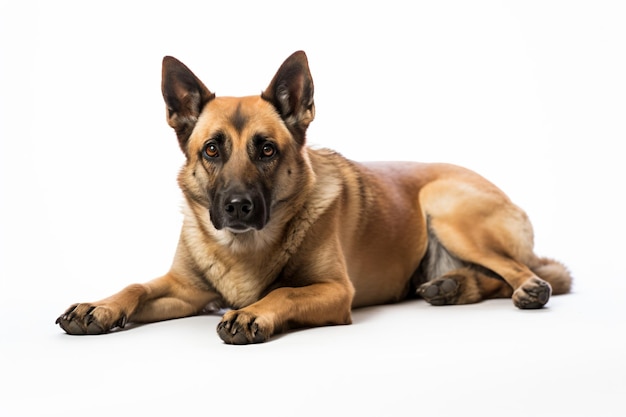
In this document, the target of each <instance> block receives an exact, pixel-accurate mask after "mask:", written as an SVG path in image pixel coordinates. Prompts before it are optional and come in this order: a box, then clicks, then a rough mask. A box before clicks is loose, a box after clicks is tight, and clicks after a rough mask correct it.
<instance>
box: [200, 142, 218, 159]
mask: <svg viewBox="0 0 626 417" xmlns="http://www.w3.org/2000/svg"><path fill="white" fill-rule="evenodd" d="M202 153H203V155H204V157H205V158H217V157H218V156H220V151H219V149H218V148H217V145H216V144H214V143H207V144H206V145H204V150H203V151H202Z"/></svg>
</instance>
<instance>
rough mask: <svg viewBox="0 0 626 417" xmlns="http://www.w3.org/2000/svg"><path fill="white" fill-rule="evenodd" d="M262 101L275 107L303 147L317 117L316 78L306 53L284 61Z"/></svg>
mask: <svg viewBox="0 0 626 417" xmlns="http://www.w3.org/2000/svg"><path fill="white" fill-rule="evenodd" d="M261 97H263V98H264V99H265V100H267V101H269V102H270V103H272V104H273V105H274V107H276V110H278V113H279V114H280V116H281V117H282V119H283V120H284V121H285V124H286V125H287V127H288V128H289V130H290V131H291V133H292V135H293V136H294V138H295V139H296V141H298V143H299V144H301V145H302V144H304V141H305V133H306V129H307V127H308V126H309V123H311V122H312V121H313V118H314V117H315V105H314V103H313V78H311V72H310V71H309V63H308V61H307V59H306V54H305V53H304V52H303V51H298V52H295V53H294V54H292V55H291V56H290V57H289V58H287V59H286V60H285V62H284V63H283V65H281V66H280V68H279V69H278V72H277V73H276V75H275V76H274V79H273V80H272V82H271V83H270V85H269V87H267V89H266V90H265V91H264V92H263V94H261Z"/></svg>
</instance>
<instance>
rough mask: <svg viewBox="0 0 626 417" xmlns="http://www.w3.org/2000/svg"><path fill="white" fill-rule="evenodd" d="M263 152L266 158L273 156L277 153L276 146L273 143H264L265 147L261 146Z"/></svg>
mask: <svg viewBox="0 0 626 417" xmlns="http://www.w3.org/2000/svg"><path fill="white" fill-rule="evenodd" d="M261 154H262V156H263V157H264V158H271V157H272V156H274V155H275V154H276V147H275V146H274V145H272V144H271V143H266V144H265V145H263V148H261Z"/></svg>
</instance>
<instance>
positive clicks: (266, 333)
mask: <svg viewBox="0 0 626 417" xmlns="http://www.w3.org/2000/svg"><path fill="white" fill-rule="evenodd" d="M217 334H218V335H219V337H220V338H221V339H222V340H223V341H224V342H226V343H228V344H231V345H247V344H250V343H261V342H265V341H266V340H267V339H269V337H270V336H271V334H272V331H271V329H269V328H268V326H264V325H263V324H262V323H261V320H259V319H258V317H257V316H256V315H254V314H251V313H248V312H246V311H244V310H233V311H228V312H227V313H226V314H224V317H222V321H221V322H220V323H219V324H218V325H217Z"/></svg>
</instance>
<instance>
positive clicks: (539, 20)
mask: <svg viewBox="0 0 626 417" xmlns="http://www.w3.org/2000/svg"><path fill="white" fill-rule="evenodd" d="M625 22H626V6H624V3H623V2H620V1H614V2H610V1H550V0H543V1H524V2H495V1H494V2H489V1H471V2H468V1H437V2H422V1H415V2H408V1H393V0H391V1H385V2H370V1H361V2H356V1H355V2H347V1H346V2H338V1H334V2H322V1H320V2H306V3H305V2H295V1H284V2H277V1H257V2H254V1H233V2H227V1H220V2H217V1H210V0H209V1H198V2H190V1H176V2H173V1H170V2H159V1H155V2H122V1H108V2H84V1H76V2H67V1H54V2H52V1H41V2H36V1H22V2H9V1H4V0H2V1H0V282H1V289H0V331H1V333H0V334H1V336H0V338H1V342H0V348H1V349H2V350H1V352H0V353H1V354H0V380H1V381H2V383H3V387H4V388H2V389H1V390H0V415H1V416H42V415H46V416H56V415H62V416H68V415H72V414H76V413H81V414H87V415H131V414H133V413H139V414H138V415H166V414H169V415H185V414H188V415H216V414H227V415H244V414H255V415H258V414H261V415H275V416H280V415H284V416H303V415H340V414H343V415H350V416H353V415H354V416H356V415H371V416H382V415H385V416H387V415H388V416H391V415H428V416H435V415H468V414H469V415H493V416H503V415H507V416H513V415H529V414H530V415H537V416H540V415H545V416H556V415H563V416H624V415H626V406H625V405H624V401H623V396H624V394H626V377H625V376H624V375H625V374H626V359H624V351H625V349H626V343H625V342H624V338H623V334H624V328H625V324H626V320H625V319H626V314H625V311H624V301H625V296H624V291H625V289H626V285H625V284H624V278H626V267H625V266H624V237H623V236H624V233H625V232H626V222H625V220H624V212H625V211H626V203H625V200H624V180H625V179H626V168H625V166H624V165H625V164H624V155H625V152H624V149H623V145H624V139H625V138H626V122H625V116H626V76H625V74H626V24H625ZM298 49H303V50H305V51H306V52H307V55H308V57H309V63H310V67H311V71H312V73H313V78H314V82H315V93H316V106H317V118H316V120H315V121H314V123H313V124H312V126H311V128H310V130H309V135H308V138H309V143H310V144H312V145H315V146H325V147H331V148H334V149H336V150H338V151H340V152H341V153H343V154H344V155H345V156H347V157H349V158H351V159H356V160H381V159H392V160H400V159H410V160H420V161H446V162H453V163H457V164H461V165H465V166H467V167H469V168H472V169H474V170H476V171H478V172H480V173H481V174H483V175H485V176H486V177H488V178H489V179H490V180H492V181H493V182H494V183H496V184H497V185H499V186H500V187H502V188H503V189H504V190H505V191H506V192H507V193H508V194H509V195H510V196H511V198H512V199H513V200H514V201H515V202H516V203H518V204H519V205H520V206H522V207H524V208H525V209H526V211H527V212H528V213H529V215H530V217H531V219H532V221H533V223H534V226H535V232H536V233H535V234H536V249H537V252H538V253H539V254H541V255H548V256H551V257H555V258H558V259H560V260H562V261H563V262H565V263H566V264H567V265H568V266H569V267H570V268H571V270H572V271H573V274H574V276H575V287H574V292H573V293H572V294H571V295H567V296H562V297H555V298H553V299H552V300H551V301H550V303H549V304H548V307H547V308H545V309H543V310H541V311H533V312H523V311H518V310H516V309H514V307H513V306H512V304H511V302H510V300H496V301H489V302H484V303H481V304H479V305H474V306H462V307H449V308H448V307H443V308H435V307H430V306H428V305H426V303H424V302H420V301H416V302H410V303H402V304H400V305H394V306H384V307H374V308H368V309H363V310H360V311H357V312H355V313H354V317H353V319H354V324H353V325H352V326H343V327H330V328H322V329H311V330H306V331H298V332H292V333H289V334H287V335H284V336H281V337H278V338H276V339H274V340H273V341H271V342H269V343H266V344H263V345H255V346H245V347H233V346H227V345H224V344H222V343H221V341H220V340H219V338H218V337H217V335H216V333H215V326H216V325H217V323H218V322H219V317H218V316H201V317H196V318H190V319H182V320H176V321H170V322H165V323H158V324H153V325H147V326H141V327H138V328H135V329H132V330H130V331H124V332H118V333H115V334H111V335H106V336H100V337H70V336H66V335H64V334H63V333H62V331H61V330H60V329H59V328H58V327H56V326H55V325H54V321H55V319H56V317H57V316H58V315H59V314H61V313H62V312H63V310H64V309H65V308H66V307H67V306H69V305H70V304H71V303H73V302H77V301H90V300H95V299H98V298H102V297H103V296H106V295H109V294H111V293H113V292H115V291H117V290H119V289H121V288H122V287H123V286H125V285H127V284H129V283H132V282H141V281H146V280H148V279H151V278H153V277H156V276H158V275H160V274H162V273H164V272H166V271H167V269H168V267H169V264H170V261H171V257H172V255H173V252H174V248H175V245H176V239H177V236H178V231H179V227H180V222H181V215H180V212H179V206H180V201H181V197H180V192H179V191H178V189H177V186H176V182H175V177H176V174H177V171H178V169H179V167H180V166H181V164H182V163H183V156H182V154H181V153H180V151H179V149H178V145H177V143H176V139H175V136H174V133H173V132H172V131H171V130H170V128H169V127H168V126H167V125H166V123H165V115H164V105H163V101H162V97H161V93H160V71H161V59H162V57H163V56H164V55H173V56H175V57H177V58H179V59H180V60H182V61H183V62H184V63H186V64H187V65H188V66H189V67H190V68H191V69H192V70H193V71H194V72H195V73H196V74H197V75H198V76H199V77H200V78H201V79H202V80H203V81H204V82H205V84H206V85H207V86H208V87H209V89H211V90H212V91H214V92H216V93H217V94H218V95H250V94H258V93H260V92H261V91H262V90H263V89H264V88H265V87H266V86H267V84H268V83H269V81H270V80H271V78H272V76H273V75H274V73H275V71H276V70H277V69H278V67H279V66H280V64H281V63H282V62H283V60H284V59H285V58H286V57H287V56H289V55H290V54H291V53H292V52H294V51H295V50H298ZM131 410H133V411H131Z"/></svg>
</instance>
